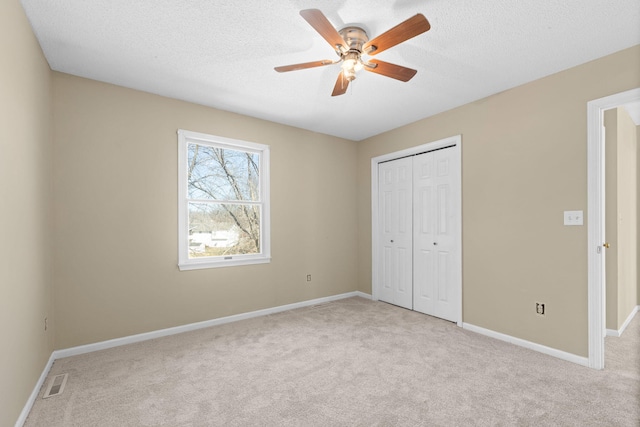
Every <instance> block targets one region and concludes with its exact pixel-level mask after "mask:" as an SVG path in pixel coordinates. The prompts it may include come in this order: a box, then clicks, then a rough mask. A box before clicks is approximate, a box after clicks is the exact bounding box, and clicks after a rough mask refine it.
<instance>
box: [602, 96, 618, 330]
mask: <svg viewBox="0 0 640 427" xmlns="http://www.w3.org/2000/svg"><path fill="white" fill-rule="evenodd" d="M604 127H605V129H606V131H605V154H604V157H605V236H606V240H607V243H609V245H610V248H609V249H608V250H607V251H606V267H605V272H606V307H607V308H606V327H607V329H615V330H617V329H618V246H619V245H618V221H617V217H618V109H617V108H616V109H611V110H607V111H605V112H604Z"/></svg>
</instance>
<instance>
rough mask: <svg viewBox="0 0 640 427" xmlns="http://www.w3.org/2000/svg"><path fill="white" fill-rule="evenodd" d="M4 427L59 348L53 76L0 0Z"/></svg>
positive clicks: (24, 25) (18, 18)
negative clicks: (54, 299) (54, 300)
mask: <svg viewBox="0 0 640 427" xmlns="http://www.w3.org/2000/svg"><path fill="white" fill-rule="evenodd" d="M0 58H1V59H0V63H1V64H2V65H1V66H0V128H1V129H2V131H3V136H2V138H0V201H1V202H0V236H1V238H0V260H2V264H1V267H0V337H2V351H0V378H1V379H2V380H1V381H0V425H2V426H10V425H13V424H14V423H15V422H16V419H17V418H18V416H19V414H20V411H21V410H22V408H23V407H24V405H25V403H26V402H27V399H28V397H29V394H30V393H31V391H32V390H33V387H34V386H35V385H36V382H37V380H38V377H39V376H40V373H41V372H42V369H43V368H44V366H45V365H46V362H47V360H48V359H49V356H50V355H51V351H52V349H53V341H52V339H53V333H52V330H51V329H49V331H48V332H45V331H44V318H45V316H48V317H49V319H50V321H51V325H50V326H53V325H52V323H53V319H52V315H53V310H52V305H51V256H50V253H51V221H50V209H51V185H50V178H51V139H50V133H51V110H50V109H51V97H50V92H51V90H50V82H51V71H50V70H49V67H48V65H47V63H46V61H45V59H44V56H43V55H42V52H41V50H40V47H39V45H38V43H37V41H36V39H35V37H34V36H33V33H32V32H31V28H30V26H29V23H28V22H27V19H26V17H25V15H24V12H23V10H22V7H21V6H20V3H19V1H18V0H8V1H7V0H5V1H2V2H0Z"/></svg>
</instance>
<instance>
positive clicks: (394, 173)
mask: <svg viewBox="0 0 640 427" xmlns="http://www.w3.org/2000/svg"><path fill="white" fill-rule="evenodd" d="M412 163H413V161H412V158H411V157H407V158H404V159H398V160H393V161H389V162H385V163H380V164H379V165H378V197H379V199H378V200H379V203H378V209H379V211H378V218H379V227H378V232H379V236H378V237H379V242H380V243H381V244H380V245H379V254H378V269H379V270H378V274H379V276H378V277H379V278H380V280H381V283H380V284H381V286H380V295H379V297H378V298H379V299H380V300H381V301H385V302H389V303H391V304H395V305H399V306H400V307H404V308H408V309H412V308H413V277H412V274H413V271H412V270H413V267H412V265H413V257H412V253H413V248H412V246H413V236H412V230H413V224H412V205H413V201H412V199H413V191H412V187H413V185H412V182H413V173H412Z"/></svg>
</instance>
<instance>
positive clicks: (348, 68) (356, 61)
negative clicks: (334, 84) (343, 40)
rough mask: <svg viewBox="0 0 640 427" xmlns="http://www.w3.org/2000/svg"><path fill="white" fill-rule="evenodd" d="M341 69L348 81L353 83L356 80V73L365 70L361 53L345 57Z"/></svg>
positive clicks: (350, 53) (352, 53) (353, 53)
mask: <svg viewBox="0 0 640 427" xmlns="http://www.w3.org/2000/svg"><path fill="white" fill-rule="evenodd" d="M341 67H342V71H343V75H344V77H345V78H346V79H347V80H349V81H352V80H353V79H355V78H356V73H357V72H358V71H360V70H362V68H363V65H362V61H361V60H360V53H359V52H349V53H347V54H346V55H345V56H344V60H343V61H342V65H341Z"/></svg>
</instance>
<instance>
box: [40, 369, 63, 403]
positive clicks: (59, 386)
mask: <svg viewBox="0 0 640 427" xmlns="http://www.w3.org/2000/svg"><path fill="white" fill-rule="evenodd" d="M68 375H69V374H60V375H56V376H55V377H53V378H51V381H49V385H48V386H47V390H46V391H45V392H44V396H42V398H43V399H46V398H47V397H52V396H58V395H60V394H62V392H63V391H64V386H65V384H67V376H68Z"/></svg>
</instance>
